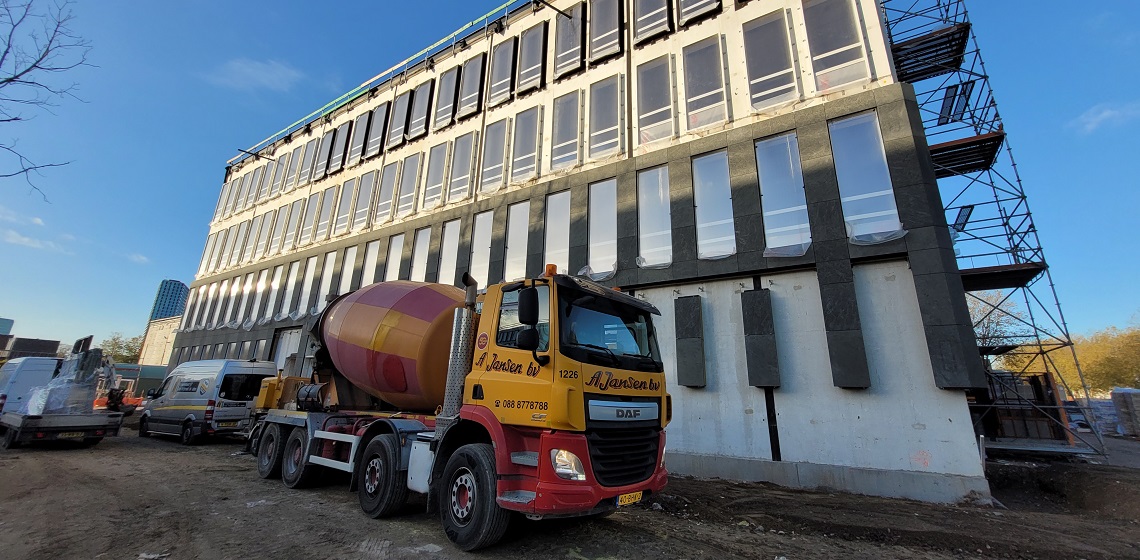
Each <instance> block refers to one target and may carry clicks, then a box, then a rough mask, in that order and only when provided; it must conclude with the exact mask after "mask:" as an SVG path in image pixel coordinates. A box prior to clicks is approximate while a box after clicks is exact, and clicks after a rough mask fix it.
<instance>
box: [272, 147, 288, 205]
mask: <svg viewBox="0 0 1140 560" xmlns="http://www.w3.org/2000/svg"><path fill="white" fill-rule="evenodd" d="M288 167H289V153H288V152H285V154H284V155H282V156H281V157H279V158H277V171H276V172H275V173H274V174H273V187H272V188H271V189H270V191H269V196H277V195H278V194H280V193H281V185H283V184H284V183H285V170H286V169H287V168H288Z"/></svg>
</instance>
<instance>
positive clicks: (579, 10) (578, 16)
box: [554, 2, 586, 78]
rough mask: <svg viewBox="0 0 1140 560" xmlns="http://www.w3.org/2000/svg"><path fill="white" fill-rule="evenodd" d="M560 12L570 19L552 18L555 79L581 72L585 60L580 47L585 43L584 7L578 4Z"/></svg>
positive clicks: (557, 16) (558, 16) (560, 16)
mask: <svg viewBox="0 0 1140 560" xmlns="http://www.w3.org/2000/svg"><path fill="white" fill-rule="evenodd" d="M562 11H563V12H565V13H566V14H567V15H569V16H570V17H564V16H563V15H562V14H558V15H556V16H555V18H554V21H555V24H554V77H555V78H561V77H563V76H567V75H569V74H572V73H574V72H577V71H578V70H581V69H582V67H583V66H584V64H583V62H584V60H585V57H584V56H583V55H584V49H583V48H582V45H583V44H584V43H585V42H586V18H585V15H586V5H585V4H583V3H581V2H579V3H577V4H574V6H573V7H571V8H567V9H563V10H562Z"/></svg>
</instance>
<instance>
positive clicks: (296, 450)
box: [285, 441, 301, 474]
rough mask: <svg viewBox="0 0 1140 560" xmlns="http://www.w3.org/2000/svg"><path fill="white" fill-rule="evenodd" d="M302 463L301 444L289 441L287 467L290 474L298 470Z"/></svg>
mask: <svg viewBox="0 0 1140 560" xmlns="http://www.w3.org/2000/svg"><path fill="white" fill-rule="evenodd" d="M300 464H301V444H300V443H294V442H292V441H290V442H289V444H288V446H287V447H286V448H285V467H286V469H287V470H288V471H289V473H290V474H292V473H294V472H296V471H297V468H298V467H299V466H300Z"/></svg>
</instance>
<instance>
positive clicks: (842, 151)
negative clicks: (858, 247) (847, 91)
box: [827, 110, 904, 242]
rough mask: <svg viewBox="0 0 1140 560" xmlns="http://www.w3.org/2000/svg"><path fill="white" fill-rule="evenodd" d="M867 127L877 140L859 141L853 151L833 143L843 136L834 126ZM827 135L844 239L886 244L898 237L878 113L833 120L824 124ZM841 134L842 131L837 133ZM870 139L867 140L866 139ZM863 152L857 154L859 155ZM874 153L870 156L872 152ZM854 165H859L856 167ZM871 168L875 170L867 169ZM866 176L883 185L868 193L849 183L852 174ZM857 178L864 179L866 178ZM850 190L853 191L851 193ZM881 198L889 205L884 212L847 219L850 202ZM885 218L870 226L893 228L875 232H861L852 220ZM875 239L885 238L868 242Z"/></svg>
mask: <svg viewBox="0 0 1140 560" xmlns="http://www.w3.org/2000/svg"><path fill="white" fill-rule="evenodd" d="M861 125H862V126H866V127H867V128H868V130H869V131H870V132H872V133H873V134H874V136H875V137H876V139H877V141H874V140H871V141H867V142H861V143H859V144H858V147H856V148H855V150H851V149H849V148H847V147H846V146H844V145H841V144H836V140H837V139H840V138H842V134H839V133H837V131H836V128H837V127H854V126H861ZM827 129H828V135H829V136H830V141H829V143H830V145H831V152H832V156H833V160H834V162H835V176H836V181H837V182H838V183H839V202H840V205H841V207H842V209H843V223H844V224H845V226H846V229H847V236H848V238H850V239H851V240H852V241H853V242H856V241H860V238H865V239H870V242H877V241H889V240H890V239H894V238H896V237H899V234H900V233H901V232H903V231H904V230H903V225H902V220H901V218H900V217H899V213H898V201H897V200H896V199H895V188H894V179H893V178H892V177H891V173H890V162H889V160H888V159H887V152H886V143H885V142H884V140H883V130H882V124H881V123H880V122H879V116H878V113H877V112H876V111H874V110H870V111H863V112H861V113H856V114H854V115H847V116H844V117H840V118H838V119H833V120H830V121H828V123H827ZM840 132H841V131H840ZM868 140H870V139H868ZM860 151H861V152H862V153H859V152H860ZM871 152H873V153H871ZM854 162H858V163H857V164H856V163H854ZM855 165H861V166H863V168H862V169H861V170H858V169H856V167H855ZM870 166H873V167H875V169H869V167H870ZM853 172H854V173H862V174H864V175H866V174H868V173H874V174H878V175H879V177H875V178H874V179H876V180H877V181H882V182H884V183H885V185H880V186H881V187H882V188H879V190H877V191H867V190H866V186H865V185H863V184H860V185H858V186H856V185H854V184H853V183H852V173H853ZM859 179H861V180H865V177H860V178H859ZM853 190H854V191H855V192H853ZM876 198H881V199H883V200H885V201H887V202H889V204H888V205H885V206H882V208H884V209H883V210H877V211H875V212H871V213H860V214H856V215H854V216H848V212H850V211H853V208H851V206H852V205H853V203H857V202H858V203H861V204H859V206H864V205H865V201H868V200H871V199H876ZM881 217H887V218H890V219H888V220H876V221H874V222H870V223H871V224H889V225H891V226H893V227H890V228H884V229H876V230H874V231H862V230H860V228H859V227H857V226H858V224H857V223H856V224H853V223H852V220H853V219H856V218H858V219H859V220H863V219H866V218H881ZM874 236H885V238H883V239H880V240H875V239H871V238H872V237H874Z"/></svg>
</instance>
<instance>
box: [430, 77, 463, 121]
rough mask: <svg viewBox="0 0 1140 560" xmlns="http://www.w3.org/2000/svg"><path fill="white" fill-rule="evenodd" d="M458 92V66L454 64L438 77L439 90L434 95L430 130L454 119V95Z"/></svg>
mask: <svg viewBox="0 0 1140 560" xmlns="http://www.w3.org/2000/svg"><path fill="white" fill-rule="evenodd" d="M458 92H459V67H458V66H456V67H455V68H452V69H451V70H448V71H447V72H444V73H443V75H442V76H440V77H439V91H437V92H436V94H435V95H436V97H435V114H434V116H433V117H432V130H439V129H441V128H443V127H445V126H447V125H449V124H451V121H453V120H455V97H456V95H457V94H458Z"/></svg>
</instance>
